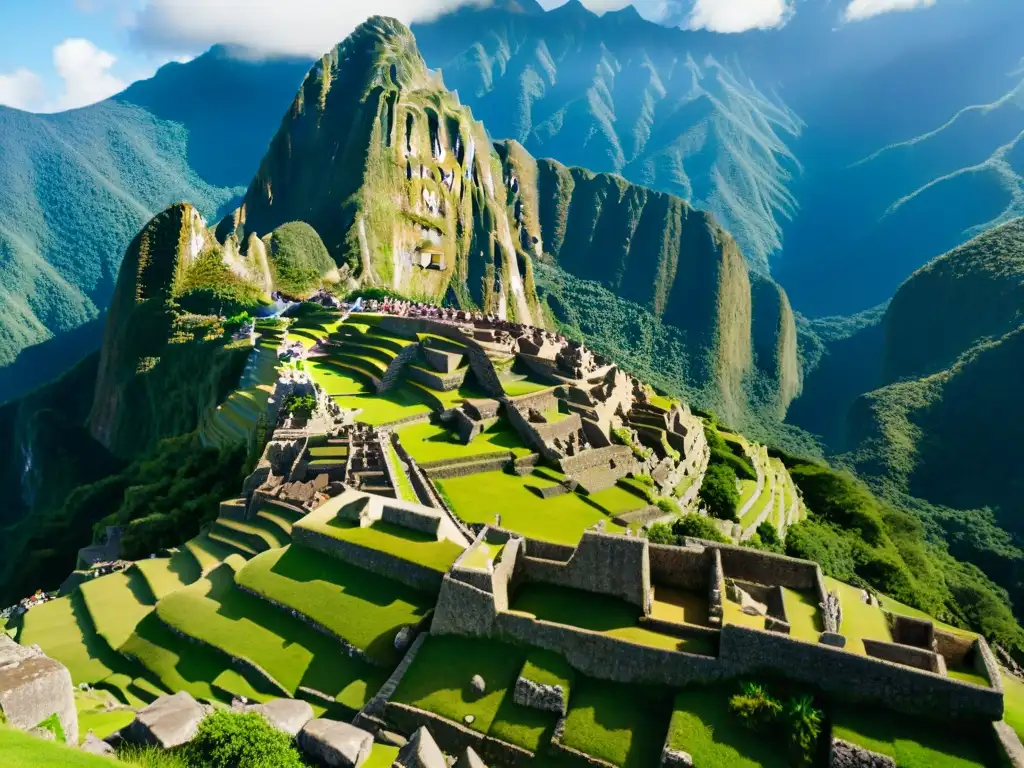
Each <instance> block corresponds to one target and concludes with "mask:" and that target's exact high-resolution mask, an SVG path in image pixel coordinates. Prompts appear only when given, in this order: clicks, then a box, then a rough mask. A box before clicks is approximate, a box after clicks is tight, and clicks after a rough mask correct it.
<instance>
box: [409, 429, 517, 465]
mask: <svg viewBox="0 0 1024 768" xmlns="http://www.w3.org/2000/svg"><path fill="white" fill-rule="evenodd" d="M398 436H399V438H400V439H401V441H402V447H404V448H405V450H407V451H408V452H409V455H410V456H412V457H413V458H414V459H415V460H416V461H417V462H418V463H420V464H429V463H431V462H434V461H445V460H448V459H471V458H474V457H477V456H482V455H486V454H502V453H504V454H508V453H509V452H510V451H513V450H515V449H517V448H519V449H525V448H526V445H525V444H524V443H523V441H522V440H521V439H520V437H519V435H518V434H516V431H515V430H514V429H512V426H511V425H510V424H509V423H508V422H506V421H505V420H504V419H502V420H500V421H498V423H496V424H495V425H494V426H492V427H491V428H490V429H488V430H487V431H486V432H483V433H482V434H480V435H478V436H477V437H476V439H475V440H473V442H471V443H470V444H469V445H466V444H464V443H463V442H462V441H460V440H459V437H458V435H456V434H455V433H454V432H452V431H451V430H450V429H448V428H447V427H445V426H444V425H443V424H433V423H429V422H428V423H424V424H413V425H412V426H408V427H403V428H401V429H399V430H398Z"/></svg>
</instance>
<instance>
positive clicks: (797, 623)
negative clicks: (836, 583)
mask: <svg viewBox="0 0 1024 768" xmlns="http://www.w3.org/2000/svg"><path fill="white" fill-rule="evenodd" d="M782 599H783V603H784V604H785V606H786V618H788V619H789V626H790V630H791V632H790V634H791V636H792V637H794V638H796V639H797V640H806V641H807V642H809V643H816V642H818V638H819V637H820V636H821V633H822V632H824V631H825V627H824V625H823V624H822V621H821V609H820V608H818V600H817V598H816V597H815V596H814V595H812V594H811V593H810V592H798V591H796V590H795V589H789V588H787V587H783V588H782Z"/></svg>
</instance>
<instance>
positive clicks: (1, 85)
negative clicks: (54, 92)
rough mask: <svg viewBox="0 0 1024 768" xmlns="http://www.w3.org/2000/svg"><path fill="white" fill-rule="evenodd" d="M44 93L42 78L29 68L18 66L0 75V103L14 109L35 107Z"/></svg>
mask: <svg viewBox="0 0 1024 768" xmlns="http://www.w3.org/2000/svg"><path fill="white" fill-rule="evenodd" d="M45 95H46V85H45V84H44V83H43V79H42V78H41V77H39V75H37V74H36V73H35V72H32V71H31V70H28V69H25V68H20V69H16V70H14V72H13V73H11V74H9V75H0V104H3V105H5V106H8V107H14V108H16V109H25V110H30V109H34V108H35V107H37V106H38V105H39V104H40V102H42V100H43V98H44V96H45Z"/></svg>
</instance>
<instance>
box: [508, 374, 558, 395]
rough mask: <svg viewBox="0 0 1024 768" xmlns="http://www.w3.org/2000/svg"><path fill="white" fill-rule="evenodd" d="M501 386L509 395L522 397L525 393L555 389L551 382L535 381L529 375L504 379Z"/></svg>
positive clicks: (530, 393)
mask: <svg viewBox="0 0 1024 768" xmlns="http://www.w3.org/2000/svg"><path fill="white" fill-rule="evenodd" d="M501 388H502V389H503V390H505V394H506V395H508V396H509V397H522V396H523V395H532V394H534V393H535V392H543V391H544V390H546V389H554V387H552V386H551V385H550V384H546V383H544V382H542V381H534V380H532V379H531V378H529V377H528V376H527V377H524V378H521V379H518V378H509V379H504V380H502V382H501Z"/></svg>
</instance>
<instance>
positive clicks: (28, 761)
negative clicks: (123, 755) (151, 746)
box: [0, 725, 118, 768]
mask: <svg viewBox="0 0 1024 768" xmlns="http://www.w3.org/2000/svg"><path fill="white" fill-rule="evenodd" d="M0 754H2V755H3V765H4V768H116V766H117V765H118V763H115V762H113V761H112V760H110V759H109V758H107V757H99V756H97V755H91V754H89V753H88V752H83V751H82V750H80V749H76V748H75V747H74V746H72V745H64V744H56V743H54V742H52V741H44V740H43V739H40V738H39V737H37V736H30V735H29V734H27V733H23V732H22V731H19V730H17V729H16V728H9V727H7V726H6V725H0Z"/></svg>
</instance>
